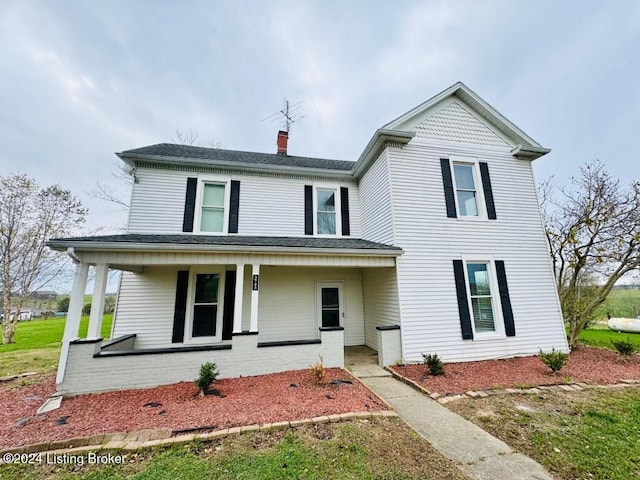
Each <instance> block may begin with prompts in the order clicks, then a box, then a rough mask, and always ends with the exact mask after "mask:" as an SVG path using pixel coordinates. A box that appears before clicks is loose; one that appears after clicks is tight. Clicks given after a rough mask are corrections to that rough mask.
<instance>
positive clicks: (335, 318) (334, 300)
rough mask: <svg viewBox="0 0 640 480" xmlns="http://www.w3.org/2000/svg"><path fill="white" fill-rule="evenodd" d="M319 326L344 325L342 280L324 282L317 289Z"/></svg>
mask: <svg viewBox="0 0 640 480" xmlns="http://www.w3.org/2000/svg"><path fill="white" fill-rule="evenodd" d="M316 304H317V318H318V326H319V327H344V300H343V296H342V282H326V283H325V282H323V283H318V284H317V290H316Z"/></svg>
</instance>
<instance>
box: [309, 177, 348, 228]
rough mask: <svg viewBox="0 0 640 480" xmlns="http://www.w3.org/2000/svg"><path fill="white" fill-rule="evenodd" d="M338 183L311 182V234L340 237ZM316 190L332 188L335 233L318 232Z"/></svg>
mask: <svg viewBox="0 0 640 480" xmlns="http://www.w3.org/2000/svg"><path fill="white" fill-rule="evenodd" d="M340 187H341V185H340V184H337V183H314V184H313V236H314V237H329V238H333V237H341V236H342V200H341V196H340ZM318 190H333V192H334V193H333V196H334V199H335V202H336V204H335V210H336V212H335V213H336V233H318Z"/></svg>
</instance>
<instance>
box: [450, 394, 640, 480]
mask: <svg viewBox="0 0 640 480" xmlns="http://www.w3.org/2000/svg"><path fill="white" fill-rule="evenodd" d="M448 406H449V407H450V408H451V409H452V410H454V411H456V412H457V413H460V414H462V415H463V416H464V417H466V418H468V419H469V420H471V421H473V422H475V423H477V424H478V425H479V426H480V427H482V428H483V429H485V430H487V431H488V432H490V433H491V434H493V435H495V436H497V437H498V438H500V439H502V440H504V441H505V442H506V443H508V444H509V445H510V446H511V447H513V448H515V449H517V450H518V451H520V452H522V453H524V454H526V455H529V456H531V457H533V458H534V459H536V460H537V461H538V462H540V463H541V464H543V465H544V466H545V467H547V468H548V469H549V470H551V471H552V472H553V473H555V474H556V475H557V476H558V477H559V478H561V479H574V478H603V479H604V478H606V479H610V480H627V479H630V478H640V435H638V426H639V425H640V388H638V387H632V388H631V387H629V388H624V389H590V390H584V391H582V392H572V393H566V392H565V393H556V392H554V393H550V392H544V394H541V395H533V394H528V395H527V394H522V395H507V396H502V397H499V396H494V397H489V398H486V399H479V400H464V401H460V402H453V403H451V404H449V405H448Z"/></svg>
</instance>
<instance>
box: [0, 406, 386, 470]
mask: <svg viewBox="0 0 640 480" xmlns="http://www.w3.org/2000/svg"><path fill="white" fill-rule="evenodd" d="M396 416H397V414H396V412H394V411H392V410H380V411H363V412H350V413H340V414H333V415H322V416H319V417H313V418H305V419H302V420H291V421H283V422H274V423H265V424H262V425H258V424H254V425H247V426H243V427H232V428H223V429H221V430H215V431H213V432H208V433H190V434H185V435H174V431H173V430H169V429H159V430H138V431H135V432H129V433H121V432H119V433H107V434H98V435H92V436H90V437H78V438H71V439H69V440H60V441H55V442H45V443H34V444H32V445H23V446H21V447H16V448H10V449H6V450H0V464H3V463H4V461H3V460H2V457H3V456H4V454H20V453H44V452H51V453H61V452H64V453H73V452H84V451H91V450H138V449H140V448H150V447H157V446H161V445H173V444H181V443H189V442H192V441H194V440H215V439H217V438H223V437H227V436H229V435H239V434H242V433H244V432H253V431H267V430H274V429H278V428H296V427H300V426H302V425H311V424H316V425H320V424H324V423H338V422H348V421H353V420H358V419H363V418H372V417H396ZM194 430H197V429H194Z"/></svg>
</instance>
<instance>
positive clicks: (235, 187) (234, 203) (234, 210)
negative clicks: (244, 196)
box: [229, 180, 240, 233]
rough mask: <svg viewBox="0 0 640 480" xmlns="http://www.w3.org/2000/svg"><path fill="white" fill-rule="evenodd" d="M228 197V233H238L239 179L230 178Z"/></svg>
mask: <svg viewBox="0 0 640 480" xmlns="http://www.w3.org/2000/svg"><path fill="white" fill-rule="evenodd" d="M230 197H231V198H230V199H229V233H238V210H239V208H240V181H239V180H231V195H230Z"/></svg>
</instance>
